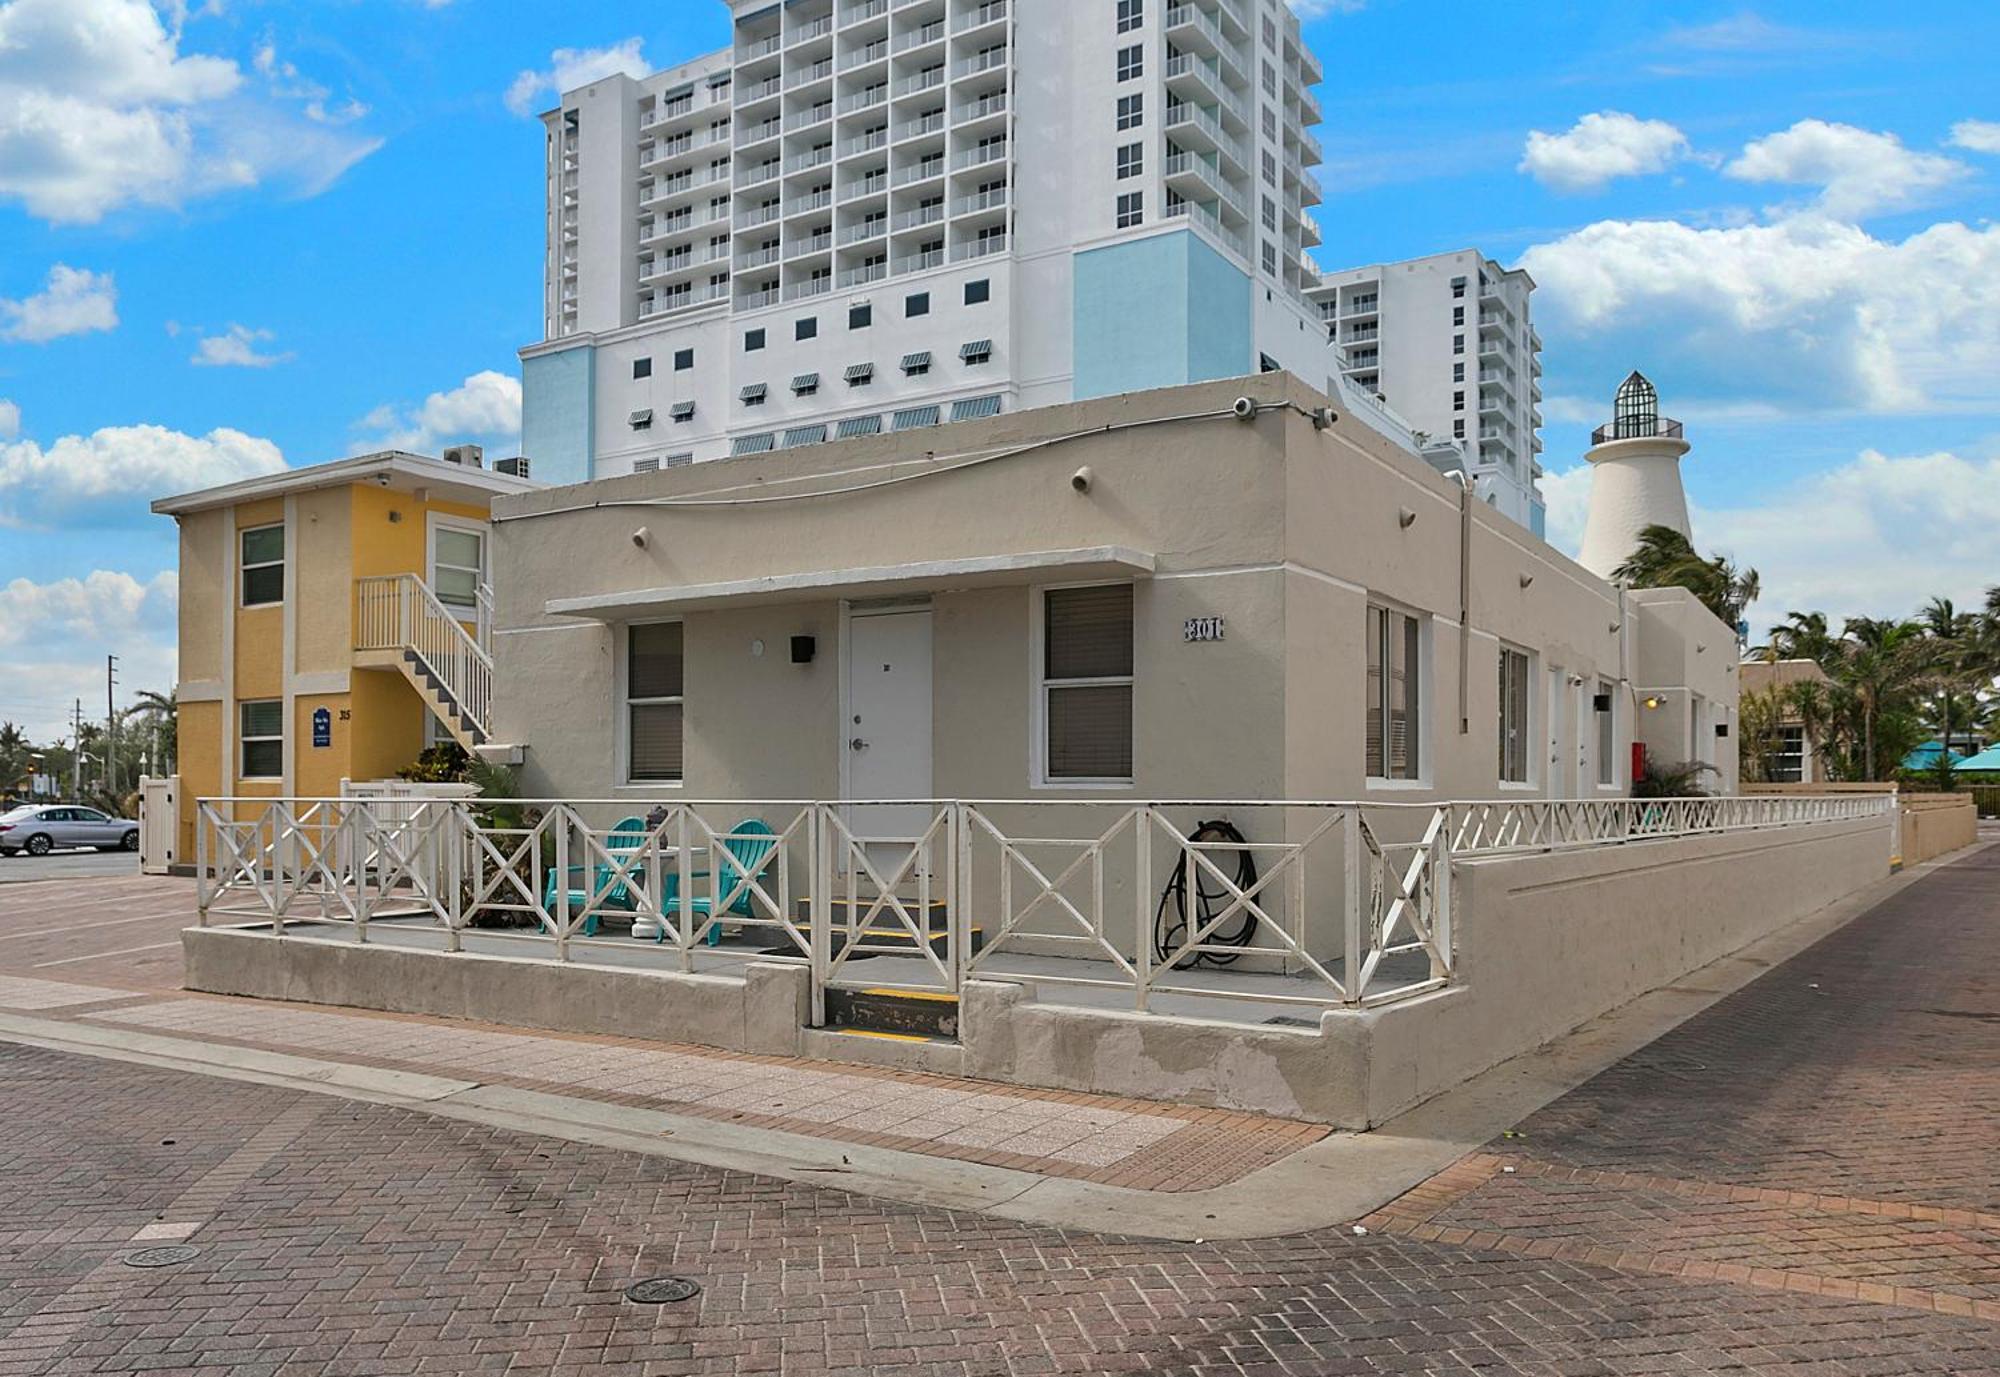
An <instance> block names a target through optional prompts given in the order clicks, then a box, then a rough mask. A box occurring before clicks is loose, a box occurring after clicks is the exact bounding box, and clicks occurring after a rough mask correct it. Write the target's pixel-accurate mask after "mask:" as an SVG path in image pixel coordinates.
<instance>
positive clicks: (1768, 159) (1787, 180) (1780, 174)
mask: <svg viewBox="0 0 2000 1377" xmlns="http://www.w3.org/2000/svg"><path fill="white" fill-rule="evenodd" d="M1722 171H1723V175H1725V176H1728V177H1734V178H1736V179H1738V180H1739V181H1745V182H1778V183H1782V184H1785V185H1790V186H1816V187H1819V188H1821V190H1820V196H1819V202H1818V206H1819V209H1820V210H1822V211H1824V212H1825V213H1826V214H1828V215H1832V216H1835V217H1838V218H1841V219H1849V220H1852V219H1859V218H1860V217H1862V216H1865V215H1869V214H1871V213H1873V212H1876V211H1882V210H1894V209H1898V208H1900V207H1904V206H1909V205H1914V204H1917V203H1918V202H1921V201H1923V200H1925V199H1926V198H1927V197H1929V196H1931V195H1932V194H1933V193H1935V192H1937V191H1939V190H1941V189H1942V188H1944V187H1947V186H1949V185H1951V183H1953V182H1955V181H1957V180H1958V179H1959V178H1960V177H1962V176H1964V175H1965V173H1966V171H1967V168H1966V166H1965V164H1964V163H1961V162H1959V161H1957V160H1956V159H1954V158H1947V157H1945V156H1943V155H1942V154H1938V153H1919V152H1916V151H1915V150H1913V149H1909V148H1906V147H1904V146H1903V141H1902V140H1901V139H1899V138H1897V137H1896V136H1895V135H1894V134H1878V133H1875V132H1874V131H1872V130H1867V129H1857V128H1855V127H1854V126H1853V125H1851V124H1833V123H1830V122H1828V121H1826V120H1800V121H1799V122H1798V123H1797V124H1794V125H1793V126H1792V127H1791V128H1790V129H1785V130H1781V131H1780V132H1778V133H1776V134H1770V135H1766V136H1765V137H1764V138H1761V139H1753V140H1752V141H1751V142H1749V143H1747V144H1745V145H1744V146H1743V152H1742V155H1741V156H1739V157H1738V158H1736V159H1735V160H1734V161H1732V162H1731V163H1729V164H1728V165H1727V166H1726V167H1724V168H1723V169H1722Z"/></svg>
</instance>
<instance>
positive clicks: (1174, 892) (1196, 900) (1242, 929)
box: [1153, 818, 1257, 970]
mask: <svg viewBox="0 0 2000 1377" xmlns="http://www.w3.org/2000/svg"><path fill="white" fill-rule="evenodd" d="M1188 840H1189V841H1190V842H1194V843H1197V844H1199V843H1204V842H1234V843H1236V845H1237V851H1236V887H1237V888H1238V889H1240V890H1245V891H1247V890H1249V888H1250V887H1251V886H1252V885H1254V884H1256V883H1257V857H1256V856H1255V855H1254V854H1253V853H1252V852H1251V850H1250V845H1249V841H1248V839H1247V838H1245V837H1244V835H1243V834H1242V833H1241V832H1239V831H1237V830H1236V827H1235V825H1234V824H1232V823H1230V822H1228V821H1226V820H1224V819H1221V818H1217V819H1215V820H1213V821H1210V822H1204V823H1198V824H1196V826H1195V829H1194V831H1192V832H1190V833H1188ZM1211 854H1213V853H1211ZM1224 868H1225V869H1226V867H1224ZM1189 869H1190V861H1189V855H1188V853H1187V852H1186V851H1183V852H1181V858H1180V861H1179V863H1178V864H1176V865H1175V866H1174V873H1173V874H1172V875H1171V876H1169V877H1168V878H1167V887H1166V888H1165V889H1163V890H1161V891H1160V906H1159V908H1158V909H1156V910H1154V913H1153V950H1154V952H1155V953H1156V955H1157V958H1158V959H1159V960H1160V961H1162V962H1164V961H1167V960H1169V959H1171V958H1172V956H1173V954H1174V953H1175V951H1177V950H1178V949H1179V948H1180V946H1181V944H1182V943H1184V942H1186V941H1187V940H1188V935H1189V933H1190V932H1199V931H1201V930H1202V928H1204V927H1206V926H1207V925H1208V923H1209V922H1210V921H1212V920H1213V919H1214V917H1215V915H1216V914H1218V913H1220V912H1222V911H1223V910H1224V909H1226V908H1228V907H1229V902H1230V899H1231V898H1232V896H1231V894H1230V892H1229V891H1228V889H1226V888H1225V887H1224V886H1222V885H1221V884H1219V883H1216V882H1215V881H1214V879H1213V878H1212V877H1210V876H1208V875H1206V874H1205V873H1198V874H1196V876H1195V880H1194V884H1193V885H1192V886H1190V885H1189V884H1188V871H1189ZM1190 888H1192V890H1193V893H1192V895H1190V893H1189V890H1190ZM1190 901H1192V902H1190ZM1169 904H1172V905H1173V910H1174V911H1173V916H1172V918H1171V919H1170V918H1169V917H1168V914H1167V906H1168V905H1169ZM1190 923H1192V927H1190ZM1256 935H1257V915H1256V913H1255V912H1253V911H1252V910H1251V909H1250V907H1249V906H1248V905H1247V904H1246V905H1245V906H1244V907H1243V908H1242V909H1241V910H1240V911H1239V912H1238V913H1237V916H1236V918H1235V920H1234V921H1232V922H1229V923H1225V924H1223V925H1222V926H1221V927H1219V928H1217V929H1216V930H1215V931H1214V932H1211V933H1210V934H1209V935H1208V937H1207V938H1206V939H1205V941H1204V942H1203V944H1202V945H1203V946H1204V947H1207V946H1223V947H1247V946H1249V945H1250V942H1251V940H1252V939H1253V938H1255V937H1256ZM1239 955H1240V953H1238V952H1217V951H1192V952H1189V953H1188V954H1187V955H1186V956H1184V957H1183V958H1181V960H1179V961H1178V962H1176V963H1175V965H1174V969H1176V970H1190V969H1192V968H1194V967H1197V966H1202V965H1209V966H1228V965H1232V964H1234V963H1235V961H1236V959H1237V957H1238V956H1239Z"/></svg>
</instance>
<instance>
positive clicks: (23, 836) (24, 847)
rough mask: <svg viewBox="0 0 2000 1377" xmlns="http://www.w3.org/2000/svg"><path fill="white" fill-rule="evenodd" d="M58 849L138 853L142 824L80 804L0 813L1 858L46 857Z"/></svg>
mask: <svg viewBox="0 0 2000 1377" xmlns="http://www.w3.org/2000/svg"><path fill="white" fill-rule="evenodd" d="M57 847H92V848H95V849H96V850H99V851H137V850H138V849H139V824H138V823H136V822H133V821H132V820H131V819H130V818H114V817H112V816H111V815H110V814H109V813H102V812H99V811H98V810H97V809H95V808H85V807H83V806H82V805H80V804H70V803H61V804H46V803H45V804H33V803H31V804H24V805H23V806H21V807H19V808H14V809H10V810H9V811H7V812H5V813H0V856H12V855H16V854H18V853H20V852H22V851H25V852H27V853H28V854H29V855H30V856H46V855H48V854H49V852H51V851H54V850H55V849H56V848H57Z"/></svg>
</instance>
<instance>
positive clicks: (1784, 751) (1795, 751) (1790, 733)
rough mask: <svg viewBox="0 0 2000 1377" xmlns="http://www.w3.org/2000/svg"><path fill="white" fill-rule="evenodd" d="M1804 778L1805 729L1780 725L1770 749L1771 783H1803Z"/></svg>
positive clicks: (1804, 781)
mask: <svg viewBox="0 0 2000 1377" xmlns="http://www.w3.org/2000/svg"><path fill="white" fill-rule="evenodd" d="M1807 782H1808V781H1807V780H1806V729H1805V728H1804V727H1803V726H1782V725H1781V726H1780V727H1779V728H1778V734H1777V740H1776V742H1775V744H1774V745H1773V747H1772V750H1771V783H1773V784H1804V783H1807Z"/></svg>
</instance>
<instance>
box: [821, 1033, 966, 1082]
mask: <svg viewBox="0 0 2000 1377" xmlns="http://www.w3.org/2000/svg"><path fill="white" fill-rule="evenodd" d="M800 1043H801V1046H800V1051H801V1052H803V1053H804V1054H805V1055H806V1056H808V1057H817V1058H820V1059H822V1060H825V1061H848V1062H858V1063H860V1064H862V1065H864V1066H891V1067H895V1068H897V1069H898V1070H903V1071H928V1072H930V1073H931V1074H932V1075H936V1076H962V1075H964V1074H965V1048H964V1047H962V1046H961V1045H959V1044H958V1043H956V1042H946V1041H944V1040H942V1039H939V1038H923V1037H914V1036H912V1035H909V1034H897V1033H876V1032H869V1031H867V1030H864V1029H858V1028H804V1029H801V1030H800Z"/></svg>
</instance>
